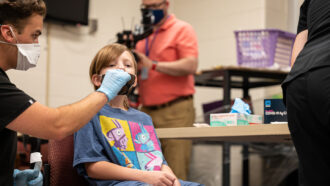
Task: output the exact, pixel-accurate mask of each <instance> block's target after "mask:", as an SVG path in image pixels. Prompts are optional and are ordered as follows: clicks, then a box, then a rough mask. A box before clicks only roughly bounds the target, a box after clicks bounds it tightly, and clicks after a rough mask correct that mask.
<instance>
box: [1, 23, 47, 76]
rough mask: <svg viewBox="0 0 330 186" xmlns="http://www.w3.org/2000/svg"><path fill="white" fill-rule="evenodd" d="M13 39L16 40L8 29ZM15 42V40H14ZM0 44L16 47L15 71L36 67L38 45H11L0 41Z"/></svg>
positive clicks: (38, 55) (38, 54)
mask: <svg viewBox="0 0 330 186" xmlns="http://www.w3.org/2000/svg"><path fill="white" fill-rule="evenodd" d="M9 28H10V30H11V32H12V34H13V36H14V38H16V36H15V34H14V32H13V30H12V28H11V27H9ZM16 41H17V38H16ZM0 43H4V44H10V45H15V46H16V47H17V66H16V70H25V71H26V70H28V69H29V68H33V67H36V66H37V62H38V59H39V57H40V51H41V49H40V44H39V43H29V44H20V43H17V44H12V43H7V42H3V41H0Z"/></svg>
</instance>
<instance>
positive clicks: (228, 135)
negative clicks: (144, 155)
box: [156, 124, 291, 143]
mask: <svg viewBox="0 0 330 186" xmlns="http://www.w3.org/2000/svg"><path fill="white" fill-rule="evenodd" d="M156 132H157V135H158V138H160V139H191V140H203V141H226V142H279V143H291V136H290V132H289V129H288V125H287V124H260V125H248V126H229V127H185V128H158V129H156Z"/></svg>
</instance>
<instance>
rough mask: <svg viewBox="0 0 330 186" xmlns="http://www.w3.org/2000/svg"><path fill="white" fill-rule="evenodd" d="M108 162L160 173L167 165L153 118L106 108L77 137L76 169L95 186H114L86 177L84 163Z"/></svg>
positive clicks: (105, 181) (75, 145)
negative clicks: (162, 167)
mask: <svg viewBox="0 0 330 186" xmlns="http://www.w3.org/2000/svg"><path fill="white" fill-rule="evenodd" d="M97 161H107V162H111V163H115V164H118V165H121V166H124V167H129V168H135V169H140V170H148V171H153V170H160V169H161V166H162V164H167V163H166V161H165V160H164V157H163V154H162V152H161V148H160V143H159V140H158V138H157V136H156V133H155V129H154V126H153V124H152V120H151V118H150V116H148V115H147V114H145V113H143V112H140V111H138V110H135V109H132V108H130V109H129V110H128V111H124V110H121V109H116V108H112V107H110V106H109V105H105V106H104V107H103V108H102V109H101V111H100V112H99V113H98V114H97V115H95V116H94V117H93V119H92V120H91V121H90V122H89V123H88V124H87V125H85V126H84V127H83V128H81V129H80V130H79V131H78V132H76V133H75V135H74V160H73V166H74V167H76V168H77V170H78V173H79V174H81V175H83V176H84V177H85V178H87V180H88V181H89V182H90V183H91V184H92V185H114V184H116V183H118V182H119V181H115V180H96V179H92V178H89V177H88V176H87V173H86V170H85V168H84V163H88V162H97Z"/></svg>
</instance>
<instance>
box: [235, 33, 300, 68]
mask: <svg viewBox="0 0 330 186" xmlns="http://www.w3.org/2000/svg"><path fill="white" fill-rule="evenodd" d="M235 36H236V48H237V63H238V65H239V66H245V67H254V68H267V67H275V68H279V69H281V68H290V59H291V51H292V46H293V43H294V40H295V37H296V35H295V34H293V33H289V32H285V31H281V30H277V29H261V30H241V31H235Z"/></svg>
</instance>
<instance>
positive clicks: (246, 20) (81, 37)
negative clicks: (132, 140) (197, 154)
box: [9, 0, 302, 186]
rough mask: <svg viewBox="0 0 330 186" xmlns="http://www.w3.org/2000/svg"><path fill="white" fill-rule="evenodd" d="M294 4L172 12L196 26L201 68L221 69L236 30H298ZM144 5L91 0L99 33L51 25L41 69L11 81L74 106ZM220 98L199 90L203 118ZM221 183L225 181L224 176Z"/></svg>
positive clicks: (217, 2)
mask: <svg viewBox="0 0 330 186" xmlns="http://www.w3.org/2000/svg"><path fill="white" fill-rule="evenodd" d="M289 1H291V0H248V1H247V0H172V1H171V12H173V13H175V14H176V16H177V17H178V18H180V19H182V20H185V21H187V22H189V23H190V24H191V25H192V26H193V27H194V28H195V31H196V33H197V36H198V42H199V52H200V56H199V70H201V69H209V68H212V67H214V66H219V65H236V48H235V47H236V46H235V38H234V33H233V31H234V30H241V29H242V30H245V29H262V28H279V29H282V30H291V31H292V25H291V24H292V23H293V22H294V21H292V12H291V11H292V7H294V5H292V4H291V5H288V3H289ZM292 1H293V0H292ZM298 1H299V3H301V2H302V0H298ZM139 4H140V1H137V0H135V1H133V0H120V1H118V0H92V1H90V18H92V19H97V21H98V30H97V32H96V33H94V34H89V27H85V26H83V27H72V26H64V25H54V24H45V29H44V31H43V35H42V37H41V38H40V43H41V45H42V55H41V59H40V60H39V63H38V67H37V68H35V69H32V70H29V71H27V72H18V71H13V70H11V71H10V72H9V76H10V79H11V80H12V81H13V82H14V83H16V85H17V86H18V87H19V88H21V89H23V90H25V91H26V92H27V93H28V94H30V95H31V96H32V97H34V98H36V99H37V100H38V101H39V102H41V103H43V104H47V105H49V106H51V107H57V106H60V105H64V104H69V103H72V102H75V101H78V100H79V99H81V98H83V97H85V96H87V95H88V94H89V93H91V92H92V91H93V89H92V86H91V84H90V82H89V77H88V68H89V64H90V61H91V60H92V58H93V57H94V55H95V53H96V52H97V51H98V50H99V49H100V48H101V47H102V46H104V45H106V44H108V43H111V42H113V41H115V40H116V38H115V35H116V33H117V32H119V31H122V30H123V25H122V22H121V20H122V18H123V20H125V25H126V26H125V27H126V29H127V28H130V24H131V20H132V18H133V17H135V23H138V22H139V21H140V12H139V10H138V7H139ZM295 8H297V7H295ZM290 12H291V13H290ZM289 24H290V25H289ZM289 28H290V29H289ZM47 69H49V73H47ZM276 93H280V89H279V87H278V86H277V87H273V88H271V89H263V88H260V89H256V90H251V91H250V94H251V96H252V100H253V104H254V107H255V111H256V112H257V113H258V114H262V109H263V99H264V98H265V97H268V96H271V95H273V94H276ZM241 96H242V92H241V91H239V90H235V91H232V98H235V97H241ZM220 99H222V89H216V88H200V87H197V88H196V95H195V108H196V111H197V116H198V117H197V120H200V118H201V117H202V110H201V104H202V103H205V102H209V101H213V100H220ZM231 156H232V160H233V161H232V172H231V175H232V177H231V178H232V179H231V183H232V184H231V185H233V186H235V185H241V179H240V178H241V169H240V168H241V156H240V150H239V149H238V150H237V149H235V150H234V152H233V153H232V155H231ZM220 158H221V157H219V160H220ZM255 169H256V170H255V171H254V172H255V174H253V175H252V176H253V177H254V178H253V179H251V181H252V184H251V185H260V174H258V170H259V173H260V167H256V168H255ZM220 171H221V170H220ZM219 175H221V174H220V173H219ZM218 179H220V180H221V177H220V178H219V177H218Z"/></svg>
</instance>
